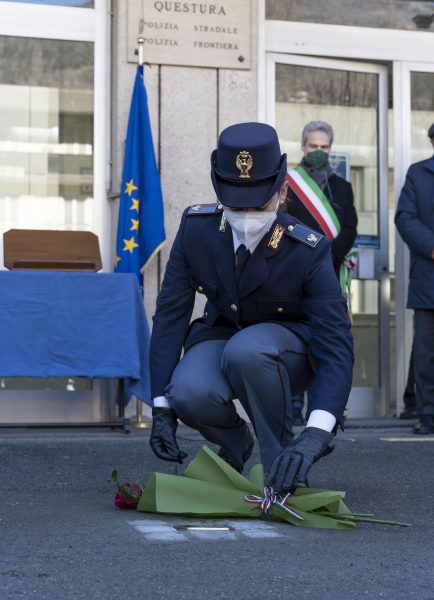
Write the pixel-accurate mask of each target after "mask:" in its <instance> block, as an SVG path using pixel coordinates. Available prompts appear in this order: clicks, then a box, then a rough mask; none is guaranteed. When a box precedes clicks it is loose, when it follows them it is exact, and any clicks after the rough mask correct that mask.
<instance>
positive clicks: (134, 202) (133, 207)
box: [130, 198, 139, 212]
mask: <svg viewBox="0 0 434 600" xmlns="http://www.w3.org/2000/svg"><path fill="white" fill-rule="evenodd" d="M131 202H132V204H131V206H130V210H136V211H137V212H139V200H138V199H137V198H131Z"/></svg>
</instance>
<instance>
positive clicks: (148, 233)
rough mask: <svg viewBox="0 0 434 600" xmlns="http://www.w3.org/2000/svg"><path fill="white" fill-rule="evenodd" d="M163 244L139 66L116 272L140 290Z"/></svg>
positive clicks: (160, 208) (127, 147)
mask: <svg viewBox="0 0 434 600" xmlns="http://www.w3.org/2000/svg"><path fill="white" fill-rule="evenodd" d="M165 241H166V236H165V233H164V215H163V197H162V193H161V185H160V176H159V173H158V168H157V162H156V160H155V154H154V146H153V143H152V132H151V124H150V121H149V113H148V99H147V96H146V90H145V84H144V80H143V66H138V67H137V73H136V80H135V83H134V90H133V97H132V100H131V108H130V116H129V119H128V129H127V139H126V144H125V159H124V167H123V171H122V183H121V196H120V203H119V221H118V234H117V242H116V257H115V269H114V270H115V272H117V273H136V275H137V277H138V279H139V283H140V286H142V284H143V271H144V269H145V268H146V266H147V265H148V263H149V262H150V260H151V259H152V257H153V256H154V255H155V254H156V253H157V252H158V251H159V250H161V248H162V247H163V245H164V243H165Z"/></svg>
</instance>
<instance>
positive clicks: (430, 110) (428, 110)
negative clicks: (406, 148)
mask: <svg viewBox="0 0 434 600" xmlns="http://www.w3.org/2000/svg"><path fill="white" fill-rule="evenodd" d="M410 81H411V162H417V161H419V160H425V159H426V158H429V157H430V156H431V155H432V152H433V150H432V146H431V143H430V141H429V139H428V135H427V132H428V129H429V127H430V125H431V124H432V123H434V73H420V72H414V71H413V72H412V73H411V80H410Z"/></svg>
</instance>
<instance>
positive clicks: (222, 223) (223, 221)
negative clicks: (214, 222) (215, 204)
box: [219, 213, 228, 233]
mask: <svg viewBox="0 0 434 600" xmlns="http://www.w3.org/2000/svg"><path fill="white" fill-rule="evenodd" d="M227 222H228V220H227V218H226V217H225V213H223V214H222V218H221V221H220V227H219V231H221V232H222V233H224V232H225V231H226V223H227Z"/></svg>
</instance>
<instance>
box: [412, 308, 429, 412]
mask: <svg viewBox="0 0 434 600" xmlns="http://www.w3.org/2000/svg"><path fill="white" fill-rule="evenodd" d="M413 352H414V378H415V382H416V398H417V404H418V412H419V416H424V415H430V416H433V417H434V310H419V309H418V310H415V311H414V343H413Z"/></svg>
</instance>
